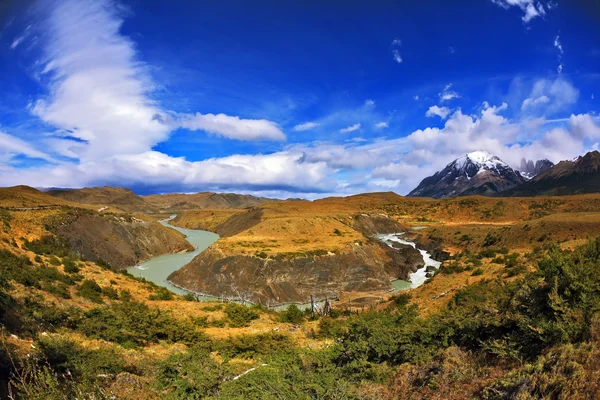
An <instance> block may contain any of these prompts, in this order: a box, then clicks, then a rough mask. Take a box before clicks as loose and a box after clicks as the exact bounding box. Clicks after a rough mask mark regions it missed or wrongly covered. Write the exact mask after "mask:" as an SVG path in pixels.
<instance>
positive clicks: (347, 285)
mask: <svg viewBox="0 0 600 400" xmlns="http://www.w3.org/2000/svg"><path fill="white" fill-rule="evenodd" d="M269 215H270V214H268V213H267V215H265V214H263V212H262V211H261V210H259V209H252V210H249V211H248V212H246V213H242V214H236V215H234V216H233V217H231V218H230V219H229V220H228V221H226V222H225V223H223V224H222V225H221V227H220V228H219V229H218V230H217V231H219V232H220V233H221V234H229V236H228V237H227V238H224V239H225V242H228V243H229V242H231V241H232V240H235V239H236V237H237V236H236V232H241V231H242V230H244V233H241V235H244V234H245V233H247V231H245V230H246V229H249V228H250V227H251V228H252V229H253V230H256V231H257V232H261V231H260V226H259V225H258V224H260V223H261V220H262V223H263V224H264V223H268V221H269V218H275V217H274V216H273V215H271V216H270V217H269ZM329 218H330V217H329ZM265 219H266V220H267V221H266V222H265ZM340 220H343V221H344V224H345V226H346V227H347V229H348V230H352V232H354V233H353V234H354V235H356V236H355V237H356V240H355V241H353V242H351V243H348V244H347V245H345V246H343V247H339V246H338V248H337V249H335V250H333V251H328V250H326V249H327V248H328V247H327V246H326V245H324V244H323V247H321V248H320V249H318V250H302V249H301V245H298V248H297V251H291V249H287V250H286V252H281V253H277V252H273V253H270V254H267V253H260V252H257V253H256V254H252V255H250V254H247V253H246V254H241V253H240V252H245V251H246V249H248V245H249V243H248V242H246V241H245V240H241V239H240V241H239V243H240V246H232V247H228V248H227V250H223V247H219V245H218V243H219V242H217V244H215V245H213V246H212V247H211V248H209V249H208V250H206V251H204V252H202V253H201V254H199V255H198V256H196V257H195V258H194V259H193V260H192V262H191V263H189V264H187V265H185V266H183V267H182V268H181V269H179V270H178V271H176V272H174V273H173V274H171V276H170V277H169V280H170V281H172V282H173V283H175V284H177V285H179V286H182V287H184V288H186V289H189V290H192V291H195V292H198V293H203V294H210V295H215V296H219V295H220V296H224V297H231V298H235V297H236V296H238V295H239V294H243V295H246V296H249V297H250V300H252V301H255V302H261V303H263V304H269V305H274V304H279V303H289V302H299V303H304V302H308V301H309V300H310V296H311V295H312V296H315V297H316V298H318V299H323V298H325V297H329V298H333V297H336V296H337V295H338V294H339V293H340V292H342V291H360V292H371V291H388V290H391V289H392V285H391V281H392V280H395V279H403V280H408V279H409V274H410V273H411V272H415V271H416V270H417V269H418V268H420V267H422V266H423V258H422V256H421V254H420V253H419V251H418V250H415V249H414V248H412V247H411V246H398V247H397V248H390V247H389V246H386V245H384V244H382V243H380V242H379V241H377V240H376V239H375V238H374V237H373V236H374V235H375V234H377V233H396V232H402V231H405V230H406V228H405V227H403V226H401V225H400V224H398V223H397V222H396V221H394V220H392V219H390V218H388V217H386V216H385V215H383V214H355V215H353V216H352V217H346V218H340ZM271 221H273V220H271ZM280 221H281V225H275V227H276V228H277V229H275V232H277V231H279V232H281V230H280V229H279V228H281V227H282V226H283V227H285V226H290V225H287V224H288V221H291V220H288V219H287V217H285V218H283V219H281V220H280ZM335 221H337V220H335ZM309 222H311V223H312V222H314V223H315V225H311V224H308V226H314V227H316V226H317V223H322V222H323V219H317V220H310V219H309ZM335 226H339V225H335ZM289 229H291V228H289ZM289 229H287V230H286V232H287V233H288V234H289ZM340 230H343V229H341V228H340ZM262 232H264V231H262ZM316 232H317V230H316V229H315V231H313V234H316ZM326 232H327V235H331V234H332V233H331V232H330V229H326ZM256 234H257V235H258V234H259V233H256ZM281 234H283V232H282V233H281ZM321 234H323V233H321ZM339 234H340V236H339V237H340V240H343V239H342V238H344V237H347V236H344V235H349V234H350V233H349V232H348V231H346V233H342V232H339ZM307 235H308V233H307ZM334 235H335V234H334ZM243 237H245V238H246V239H248V238H249V237H248V236H243ZM250 237H252V236H250ZM302 237H304V236H302ZM336 237H337V236H336ZM298 238H300V237H298ZM359 238H360V239H359ZM323 239H325V238H323ZM261 240H263V241H266V238H263V237H262V236H261ZM300 242H304V240H300ZM338 243H339V242H338ZM250 248H252V247H250Z"/></svg>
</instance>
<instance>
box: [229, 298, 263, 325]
mask: <svg viewBox="0 0 600 400" xmlns="http://www.w3.org/2000/svg"><path fill="white" fill-rule="evenodd" d="M224 311H225V315H226V316H227V320H228V321H229V325H230V326H231V327H232V328H242V327H245V326H248V325H250V321H252V320H255V319H257V318H258V317H259V313H258V311H256V310H254V309H251V308H250V307H246V306H244V305H241V304H237V303H229V304H227V306H226V307H225V310H224Z"/></svg>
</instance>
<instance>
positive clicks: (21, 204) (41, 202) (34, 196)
mask: <svg viewBox="0 0 600 400" xmlns="http://www.w3.org/2000/svg"><path fill="white" fill-rule="evenodd" d="M73 205H75V204H74V203H72V202H70V201H68V200H65V199H62V198H56V197H53V196H50V195H49V194H47V193H44V192H41V191H39V190H37V189H34V188H32V187H29V186H13V187H5V188H0V207H3V208H40V207H46V208H49V207H60V206H73Z"/></svg>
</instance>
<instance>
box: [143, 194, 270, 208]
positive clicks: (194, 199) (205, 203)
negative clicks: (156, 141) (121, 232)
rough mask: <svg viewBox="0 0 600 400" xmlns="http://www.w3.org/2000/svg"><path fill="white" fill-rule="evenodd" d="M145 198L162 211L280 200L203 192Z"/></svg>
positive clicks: (237, 206)
mask: <svg viewBox="0 0 600 400" xmlns="http://www.w3.org/2000/svg"><path fill="white" fill-rule="evenodd" d="M144 200H145V201H146V202H148V203H150V204H152V205H153V206H155V207H157V208H159V209H160V210H161V211H163V212H166V211H181V210H191V209H204V208H207V209H230V208H238V209H239V208H248V207H252V206H257V205H259V204H263V203H267V202H273V201H278V200H275V199H269V198H266V197H256V196H251V195H243V194H236V193H213V192H202V193H194V194H184V193H169V194H153V195H149V196H144Z"/></svg>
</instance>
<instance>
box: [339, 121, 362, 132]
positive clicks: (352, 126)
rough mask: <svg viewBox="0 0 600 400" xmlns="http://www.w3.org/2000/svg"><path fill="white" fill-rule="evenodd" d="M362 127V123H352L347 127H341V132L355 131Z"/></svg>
mask: <svg viewBox="0 0 600 400" xmlns="http://www.w3.org/2000/svg"><path fill="white" fill-rule="evenodd" d="M359 129H360V124H359V123H357V124H354V125H350V126H348V127H346V128H342V129H340V133H350V132H354V131H357V130H359Z"/></svg>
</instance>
